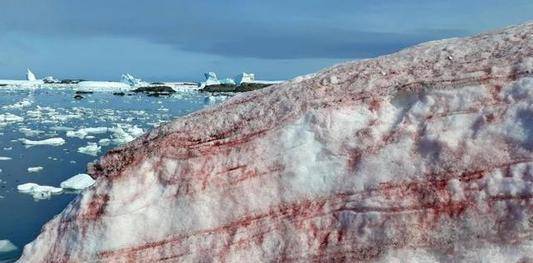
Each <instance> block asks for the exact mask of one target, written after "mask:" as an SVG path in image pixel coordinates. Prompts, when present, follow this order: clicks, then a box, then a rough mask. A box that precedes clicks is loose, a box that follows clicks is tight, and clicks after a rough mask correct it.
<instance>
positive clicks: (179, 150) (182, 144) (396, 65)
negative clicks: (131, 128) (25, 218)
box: [20, 23, 533, 262]
mask: <svg viewBox="0 0 533 263" xmlns="http://www.w3.org/2000/svg"><path fill="white" fill-rule="evenodd" d="M532 72H533V23H528V24H524V25H521V26H517V27H512V28H507V29H505V30H503V31H495V32H491V33H488V34H483V35H479V36H475V37H471V38H462V39H459V38H454V39H450V40H443V41H433V42H430V43H426V44H421V45H417V46H415V47H413V48H410V49H406V50H403V51H401V52H399V53H396V54H392V55H388V56H382V57H379V58H376V59H371V60H363V61H358V62H352V63H345V64H341V65H337V66H334V67H332V68H329V69H326V70H324V71H321V72H319V73H317V74H313V75H308V76H305V77H300V78H297V79H294V80H291V81H288V82H285V83H283V84H281V85H280V86H279V88H277V89H261V90H257V91H254V92H251V93H246V94H239V95H237V96H235V97H233V98H232V99H230V100H228V101H226V102H225V103H223V104H220V105H219V106H215V107H209V108H207V109H205V110H202V111H200V112H196V113H194V114H190V115H187V116H185V117H183V118H179V119H177V120H175V121H173V122H171V123H168V124H165V125H162V126H160V127H159V128H157V129H155V130H153V131H151V132H149V133H148V134H147V135H146V136H143V137H142V138H141V139H138V140H135V141H133V142H131V143H129V144H128V145H125V146H122V147H119V148H117V149H114V150H112V151H110V152H109V153H108V154H106V155H105V156H104V157H103V158H101V159H100V160H99V161H98V162H97V163H95V164H93V165H92V166H90V168H89V174H90V175H91V176H93V177H94V178H97V179H96V183H95V184H94V185H93V186H91V187H90V188H88V189H87V190H86V191H84V192H83V193H82V194H81V195H80V196H79V197H78V198H76V200H74V201H73V202H72V203H71V204H70V205H69V206H68V207H67V208H65V209H64V210H63V212H62V213H61V214H60V215H58V216H56V217H54V218H53V219H52V220H51V221H50V222H49V223H48V224H47V225H46V226H45V227H43V232H42V233H41V234H40V235H39V237H37V238H36V239H35V241H34V242H32V243H31V244H29V245H26V246H25V248H24V252H23V255H22V257H21V259H20V260H21V261H22V262H41V261H44V260H46V259H54V260H56V261H60V262H69V261H81V262H127V261H138V262H158V261H176V262H202V261H208V262H241V261H242V260H243V259H248V261H254V262H286V261H289V262H390V261H401V260H404V261H417V260H418V261H422V260H426V261H429V262H431V261H438V262H461V261H466V262H470V261H472V262H476V261H494V262H507V261H508V262H527V261H530V259H531V258H533V249H531V248H532V247H533V240H532V238H531V233H532V232H533V225H532V224H531V218H532V217H533V209H531V204H532V201H533V158H532V156H533V136H531V130H532V129H531V120H532V119H533V106H532V105H533V75H532Z"/></svg>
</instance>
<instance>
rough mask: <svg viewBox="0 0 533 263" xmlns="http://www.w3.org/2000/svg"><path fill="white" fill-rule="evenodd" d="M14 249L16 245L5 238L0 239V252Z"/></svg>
mask: <svg viewBox="0 0 533 263" xmlns="http://www.w3.org/2000/svg"><path fill="white" fill-rule="evenodd" d="M15 250H17V246H15V245H14V244H13V243H11V241H9V240H7V239H4V240H0V253H9V252H12V251H15Z"/></svg>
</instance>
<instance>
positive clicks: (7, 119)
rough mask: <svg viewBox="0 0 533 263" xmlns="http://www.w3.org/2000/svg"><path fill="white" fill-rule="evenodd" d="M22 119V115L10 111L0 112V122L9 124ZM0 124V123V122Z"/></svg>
mask: <svg viewBox="0 0 533 263" xmlns="http://www.w3.org/2000/svg"><path fill="white" fill-rule="evenodd" d="M22 121H24V118H23V117H20V116H17V115H15V114H11V113H4V114H0V123H4V124H9V123H15V122H22ZM0 126H1V124H0Z"/></svg>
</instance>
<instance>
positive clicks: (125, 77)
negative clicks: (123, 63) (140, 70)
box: [121, 73, 146, 87]
mask: <svg viewBox="0 0 533 263" xmlns="http://www.w3.org/2000/svg"><path fill="white" fill-rule="evenodd" d="M121 81H122V82H123V83H126V84H128V85H130V86H132V87H133V86H138V85H141V84H146V82H144V81H143V80H142V79H139V78H135V77H134V76H133V75H131V74H129V73H126V74H122V78H121Z"/></svg>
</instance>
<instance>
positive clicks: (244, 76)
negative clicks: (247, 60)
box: [235, 72, 255, 85]
mask: <svg viewBox="0 0 533 263" xmlns="http://www.w3.org/2000/svg"><path fill="white" fill-rule="evenodd" d="M254 81H255V74H253V73H246V72H243V73H241V74H239V75H238V76H236V77H235V82H237V83H238V84H239V85H241V84H243V83H253V82H254Z"/></svg>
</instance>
